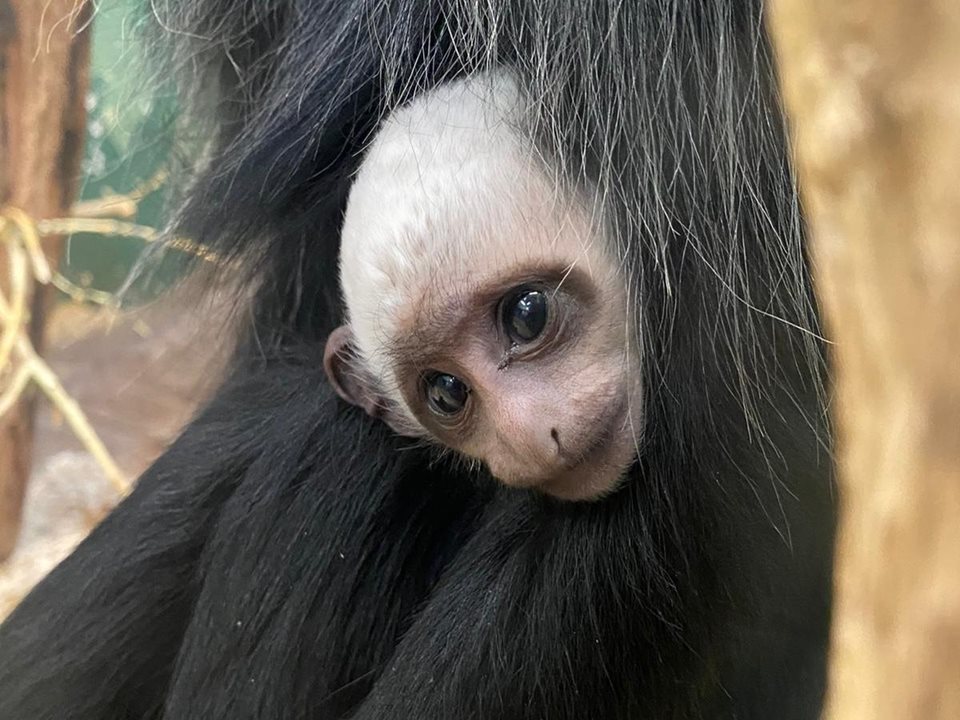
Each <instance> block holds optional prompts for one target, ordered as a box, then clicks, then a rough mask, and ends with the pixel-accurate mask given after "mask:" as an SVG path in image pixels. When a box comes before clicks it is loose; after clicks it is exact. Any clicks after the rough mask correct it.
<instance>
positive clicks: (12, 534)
mask: <svg viewBox="0 0 960 720" xmlns="http://www.w3.org/2000/svg"><path fill="white" fill-rule="evenodd" d="M91 12H92V10H91V7H90V6H89V5H88V4H87V3H86V2H84V0H42V1H40V0H0V207H3V206H5V205H13V206H15V207H18V208H21V209H23V210H25V211H26V212H27V213H29V214H30V215H31V216H32V217H34V218H37V219H40V218H46V217H52V216H58V215H63V214H65V212H66V210H67V209H68V208H69V206H70V205H71V203H72V200H73V196H74V191H75V188H76V184H77V179H78V175H79V168H80V160H81V157H82V153H83V142H84V124H85V111H84V98H85V94H86V90H87V72H88V58H89V33H88V32H86V31H84V32H79V33H78V29H80V28H84V27H85V26H87V25H89V21H90V13H91ZM61 246H62V242H60V241H59V240H56V239H55V240H52V241H47V242H45V245H44V250H45V252H46V253H47V256H48V258H49V259H50V262H51V265H53V266H54V267H55V266H56V264H57V261H58V260H59V257H60V251H61ZM7 274H8V273H7V268H6V265H5V257H4V253H2V252H0V282H3V283H5V282H6V278H7ZM48 300H49V297H48V295H47V293H44V292H34V293H32V297H31V300H30V310H31V335H32V339H33V342H34V343H35V344H36V346H37V347H38V348H39V347H42V341H43V320H44V314H45V313H44V310H45V305H46V303H47V302H48ZM33 405H34V403H33V397H32V395H28V396H26V397H25V398H24V399H23V401H22V402H20V403H19V404H18V405H17V406H16V407H15V408H13V409H12V410H11V411H10V412H9V413H8V414H7V415H5V416H4V417H2V418H0V560H2V559H3V558H5V557H7V556H8V555H9V553H10V552H11V551H12V550H13V547H14V544H15V543H16V538H17V534H18V532H19V528H20V517H21V513H22V506H23V497H24V493H25V490H26V483H27V478H28V476H29V474H30V457H31V452H32V434H33V432H32V431H33Z"/></svg>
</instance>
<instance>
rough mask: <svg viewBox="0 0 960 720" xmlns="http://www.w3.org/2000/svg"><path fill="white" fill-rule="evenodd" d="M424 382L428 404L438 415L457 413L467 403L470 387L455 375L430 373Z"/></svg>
mask: <svg viewBox="0 0 960 720" xmlns="http://www.w3.org/2000/svg"><path fill="white" fill-rule="evenodd" d="M423 384H424V395H425V396H426V399H427V405H428V406H429V407H430V410H432V411H433V412H434V413H436V414H437V415H445V416H448V417H449V416H450V415H456V414H457V413H458V412H460V411H461V410H463V407H464V405H466V404H467V398H468V397H469V395H470V388H468V387H467V385H466V383H464V382H463V380H461V379H460V378H458V377H457V376H455V375H450V374H448V373H442V372H432V373H428V374H427V375H425V376H424V378H423Z"/></svg>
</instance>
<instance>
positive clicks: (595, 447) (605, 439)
mask: <svg viewBox="0 0 960 720" xmlns="http://www.w3.org/2000/svg"><path fill="white" fill-rule="evenodd" d="M629 412H630V408H629V403H628V402H627V399H626V398H624V399H623V400H622V401H621V402H620V403H618V404H617V405H616V406H615V407H614V409H613V410H612V411H611V412H610V413H608V414H607V415H606V417H605V418H603V419H602V420H601V421H600V422H599V423H597V425H598V426H599V430H597V431H596V432H595V433H594V434H593V436H592V437H591V438H590V439H589V440H588V441H587V442H586V443H584V444H583V445H582V447H581V448H578V449H577V450H576V451H575V453H571V454H570V457H569V460H568V461H567V462H565V463H564V464H563V466H562V467H561V468H560V469H558V470H557V471H556V472H553V473H551V474H550V475H548V476H546V477H538V478H529V479H528V480H526V481H521V482H518V483H515V484H517V485H520V486H522V487H532V488H536V489H538V490H540V491H541V492H544V493H546V494H547V495H552V496H554V497H556V498H559V499H562V500H593V499H598V498H600V497H602V496H604V495H607V494H609V493H610V492H612V491H613V490H614V489H616V487H617V486H618V485H619V484H620V481H621V480H622V478H623V477H624V476H625V474H626V472H627V470H628V469H629V467H630V465H631V464H632V463H633V461H634V456H635V454H636V450H635V443H634V440H633V437H632V434H631V433H628V432H627V431H626V430H627V426H628V424H629V417H628V416H629Z"/></svg>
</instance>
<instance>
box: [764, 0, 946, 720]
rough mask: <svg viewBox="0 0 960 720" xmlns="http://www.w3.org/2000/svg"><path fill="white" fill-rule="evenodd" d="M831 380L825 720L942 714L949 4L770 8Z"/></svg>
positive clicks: (804, 3)
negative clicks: (832, 499)
mask: <svg viewBox="0 0 960 720" xmlns="http://www.w3.org/2000/svg"><path fill="white" fill-rule="evenodd" d="M769 11H770V15H769V18H768V19H769V21H770V28H771V30H772V35H773V39H774V44H775V47H776V50H777V52H778V56H779V67H780V74H781V81H782V86H783V90H784V96H785V101H786V107H787V111H788V115H789V118H790V122H791V126H792V132H793V137H794V139H795V146H796V151H797V161H798V164H797V167H798V171H799V178H800V186H801V192H802V195H803V199H804V203H805V207H806V209H807V211H808V222H809V226H810V230H811V235H812V240H813V243H812V251H813V260H814V265H815V272H816V276H817V277H816V279H817V286H818V287H817V289H818V293H819V296H820V299H821V301H822V305H823V309H824V313H825V316H826V320H827V322H828V326H829V335H830V337H831V339H832V341H833V343H834V345H833V346H832V350H833V360H834V363H835V369H836V388H837V406H836V413H835V418H836V421H837V428H838V433H839V437H838V439H839V470H840V499H841V527H840V537H839V545H838V557H837V568H836V571H837V574H836V591H837V595H836V601H835V614H834V630H833V647H832V656H831V668H830V674H831V677H830V689H829V699H828V703H827V710H826V717H828V718H831V719H833V720H851V719H852V718H863V719H864V720H867V719H869V720H887V719H889V720H894V719H896V720H948V719H949V720H955V719H956V718H960V3H957V2H956V0H843V1H842V2H837V0H770V7H769Z"/></svg>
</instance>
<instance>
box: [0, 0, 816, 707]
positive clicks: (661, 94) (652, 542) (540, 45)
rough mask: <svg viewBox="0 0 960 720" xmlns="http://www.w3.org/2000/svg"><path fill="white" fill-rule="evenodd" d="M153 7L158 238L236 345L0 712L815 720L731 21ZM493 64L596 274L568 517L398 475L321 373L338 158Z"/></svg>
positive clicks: (61, 599)
mask: <svg viewBox="0 0 960 720" xmlns="http://www.w3.org/2000/svg"><path fill="white" fill-rule="evenodd" d="M152 10H153V11H154V13H155V16H156V18H158V23H157V24H158V25H159V26H162V30H161V31H160V38H161V39H160V44H161V45H164V46H165V47H167V48H170V47H173V52H172V54H171V56H170V57H172V58H173V63H172V65H171V67H172V68H173V75H174V76H175V77H176V78H178V79H180V80H183V81H184V83H185V86H184V88H183V89H184V97H185V98H188V97H193V98H194V99H195V100H196V102H194V103H193V104H190V105H188V107H189V110H190V113H191V114H192V117H194V118H195V120H196V121H200V120H202V119H206V120H208V121H210V123H211V125H209V127H212V128H216V129H217V130H218V135H217V137H216V140H215V141H214V142H213V144H212V147H211V149H210V152H209V154H208V155H207V156H206V160H205V163H204V167H203V168H200V171H199V175H198V177H197V178H196V180H195V182H194V183H193V184H192V185H191V187H192V190H191V191H190V192H189V193H188V195H187V196H186V198H185V202H184V204H183V208H182V212H181V213H180V215H179V216H178V217H179V221H178V229H179V230H180V231H182V232H184V233H187V234H189V235H190V236H192V237H194V238H196V239H198V240H200V241H201V242H204V243H207V244H210V245H213V246H215V247H216V249H217V252H218V253H219V254H220V255H221V257H223V258H228V257H236V258H239V260H240V262H241V264H242V267H245V268H247V269H248V271H249V277H248V279H249V282H250V283H254V284H255V285H256V287H257V292H256V298H255V300H254V303H253V310H252V317H253V319H252V321H251V323H250V325H249V327H248V328H247V332H246V334H245V336H244V340H243V341H242V342H241V343H240V345H239V348H238V350H237V352H236V356H235V358H234V361H233V363H232V369H231V371H230V374H229V377H228V379H227V380H226V382H225V384H224V386H223V387H222V388H221V389H220V391H219V392H218V393H217V395H216V397H215V398H214V400H213V401H212V402H211V403H210V405H209V407H207V408H206V409H205V410H204V411H203V412H202V413H201V414H200V416H199V417H198V418H197V419H196V420H195V421H194V422H193V423H192V424H191V426H190V427H188V428H187V429H186V431H185V432H184V434H183V436H182V437H181V438H180V439H179V440H178V441H177V442H176V443H175V444H174V445H173V447H172V448H171V449H170V450H169V451H168V452H167V453H166V454H165V455H164V456H163V457H162V458H161V459H160V460H159V461H158V462H157V463H156V465H155V466H154V467H153V468H151V469H150V470H149V471H147V473H146V474H145V475H144V477H143V478H142V479H141V481H140V483H139V485H138V487H137V488H136V490H135V491H134V492H133V494H132V495H131V496H130V497H129V498H128V499H127V500H125V501H124V503H123V504H122V505H121V506H120V507H119V508H118V509H117V510H116V511H115V512H114V513H113V514H112V515H111V516H110V517H109V518H107V519H106V520H105V521H104V523H103V524H102V525H101V526H100V527H99V528H97V530H95V531H94V533H93V534H92V536H91V537H90V538H89V539H88V540H87V541H86V542H84V543H83V545H81V547H80V548H79V549H78V550H77V551H76V552H75V553H74V554H73V555H72V556H71V557H70V558H69V559H68V560H66V561H65V562H64V563H63V564H62V565H61V566H60V567H59V568H57V569H56V570H55V571H54V572H53V573H52V574H51V575H50V577H48V578H47V579H46V580H45V581H44V582H43V583H41V584H40V586H39V587H38V588H37V589H36V590H35V591H34V592H33V593H32V594H31V595H30V596H29V597H28V598H27V599H26V600H25V601H24V603H23V604H22V605H21V606H20V608H19V609H18V610H17V611H16V612H15V613H14V614H13V615H12V616H11V617H10V618H9V619H8V621H7V622H6V623H5V624H4V625H3V627H2V628H0V717H2V718H4V719H5V720H7V719H10V720H19V719H20V718H24V719H26V718H29V719H30V720H46V719H47V718H50V719H53V718H56V719H57V720H64V719H70V718H78V719H79V718H85V719H89V718H118V717H124V718H128V717H129V718H156V717H165V718H170V719H177V720H179V719H180V718H187V717H197V718H201V717H202V718H205V719H206V718H230V719H231V720H235V719H237V718H247V717H249V718H340V717H351V718H362V719H364V720H367V719H371V718H411V719H421V718H424V719H433V718H477V719H481V718H482V719H483V720H492V719H496V718H501V719H502V720H515V719H517V720H520V719H524V718H529V719H531V720H532V719H534V718H550V720H564V719H570V720H581V719H582V718H604V719H607V718H624V719H626V718H648V717H650V718H697V717H705V718H718V717H720V718H763V719H766V718H786V719H790V718H815V717H817V716H818V712H819V704H820V698H821V694H822V689H823V681H824V678H823V673H824V663H823V660H824V658H823V654H824V647H825V642H826V626H827V622H828V618H829V585H830V564H831V563H830V561H831V557H830V555H831V551H830V548H831V545H832V527H833V508H832V503H831V494H830V486H829V483H830V467H829V466H830V458H829V449H828V444H827V443H826V440H825V428H824V421H823V393H822V379H823V378H822V370H821V365H822V363H821V348H820V344H819V342H818V340H817V333H818V326H817V320H816V316H815V308H814V306H813V300H812V295H811V292H810V282H809V276H808V269H807V265H806V260H805V255H804V247H803V238H802V233H801V223H800V217H799V213H798V206H797V199H796V193H795V189H794V186H793V183H792V180H791V176H790V172H789V168H788V163H787V153H786V149H785V140H784V133H783V126H782V118H781V116H780V113H779V110H778V102H777V98H776V90H775V84H774V82H773V78H772V68H771V58H770V51H769V48H768V46H767V44H766V41H765V39H764V37H763V32H762V17H761V9H760V7H759V3H758V2H757V1H756V0H714V1H712V2H711V1H707V0H702V1H700V2H696V1H694V0H689V1H684V0H635V1H633V2H619V1H614V0H610V1H608V0H591V1H589V2H577V1H575V0H554V1H552V2H542V3H541V2H531V1H528V0H513V1H511V2H503V3H474V2H468V1H467V0H462V1H461V2H458V1H456V0H446V1H445V2H444V1H441V0H434V1H432V2H429V1H426V0H368V1H364V0H274V1H272V2H260V1H259V0H166V2H164V1H163V0H153V2H152ZM491 64H493V65H496V64H508V65H511V66H512V67H513V68H514V70H515V72H516V74H517V76H518V77H519V78H520V81H521V83H522V84H523V85H524V87H525V88H526V90H527V92H528V93H529V95H530V97H531V98H533V100H534V104H533V108H534V110H533V112H534V113H535V117H534V118H531V120H532V125H533V126H534V127H536V128H537V132H536V133H535V137H534V138H533V140H534V141H536V142H537V144H538V147H539V149H540V151H541V152H542V153H543V155H544V156H545V157H546V158H547V159H548V160H549V162H551V163H553V164H554V166H555V167H557V168H559V170H558V175H559V176H560V177H559V179H560V180H570V181H576V180H578V179H581V178H583V179H585V180H587V181H589V182H591V183H595V184H596V185H597V186H599V187H600V188H601V190H602V191H604V192H605V193H606V196H607V198H608V208H607V210H608V212H610V213H611V215H612V217H613V226H614V232H613V237H614V240H615V241H616V242H617V243H618V245H619V248H620V251H621V253H622V256H623V262H624V265H625V268H626V270H627V274H628V276H629V278H630V288H629V290H630V292H631V294H632V297H633V298H634V312H635V315H634V318H633V319H634V321H635V323H636V331H637V333H638V335H639V340H640V344H641V346H642V349H643V357H642V365H643V372H644V382H645V398H644V409H645V419H644V435H643V438H642V445H641V447H640V457H639V461H638V464H637V467H636V468H635V470H634V472H633V473H632V475H631V477H630V478H629V480H628V482H627V483H626V485H625V487H624V488H623V490H622V491H620V492H618V493H617V494H615V495H614V496H612V497H610V498H607V499H605V500H603V501H601V502H597V503H585V504H564V503H558V502H553V501H549V500H546V499H544V498H541V497H538V496H536V495H532V494H525V493H522V492H517V491H509V490H506V489H501V488H498V487H496V486H495V485H494V484H493V483H490V482H484V481H483V479H481V480H480V481H479V482H478V481H476V480H475V479H473V478H468V477H467V476H466V473H465V471H464V470H462V469H459V468H455V467H448V466H446V465H444V464H442V463H441V464H435V463H431V458H430V456H429V455H428V454H427V452H426V451H420V450H417V449H409V448H408V447H406V446H405V444H404V443H403V441H402V440H398V439H397V438H395V437H393V436H392V435H391V434H390V433H389V432H388V431H386V429H385V428H384V427H382V426H381V425H380V424H378V423H377V422H376V421H373V420H370V419H368V418H367V417H365V416H363V415H362V414H361V413H360V412H359V411H356V410H355V409H352V408H347V407H344V406H343V405H342V404H340V403H338V402H337V401H336V400H335V398H334V396H333V394H332V392H331V391H330V389H329V388H328V387H327V386H326V384H325V381H324V379H323V371H322V351H323V338H324V337H325V335H326V333H328V332H329V331H330V330H331V329H332V328H333V327H334V326H335V325H336V324H337V322H338V320H339V317H338V314H339V312H340V307H339V300H338V290H337V287H336V263H335V259H336V256H337V242H336V239H337V231H338V224H339V221H340V218H341V212H342V205H343V201H344V198H345V196H346V191H347V188H348V184H349V180H350V174H351V172H352V171H353V170H354V169H355V167H356V165H357V163H358V161H359V158H360V153H361V151H362V148H363V145H364V143H365V142H366V141H367V140H368V139H369V137H370V134H371V132H373V131H374V130H375V128H376V125H377V121H378V120H379V119H380V118H381V117H382V116H383V115H384V113H386V112H388V111H389V110H390V109H391V108H392V107H393V106H394V105H395V104H396V103H398V102H403V101H404V100H405V99H407V98H409V97H412V96H413V95H415V94H416V93H419V92H423V91H425V90H427V89H429V88H430V87H432V86H434V85H435V84H437V83H439V82H442V81H443V80H445V79H448V78H451V77H455V76H457V75H460V74H462V73H466V72H471V71H474V70H476V69H479V68H484V67H487V66H488V65H491ZM190 90H195V91H196V93H195V95H192V96H191V94H190V92H189V91H190ZM211 98H213V99H212V100H211ZM230 272H235V269H231V270H230ZM79 480H81V479H78V481H79Z"/></svg>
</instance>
